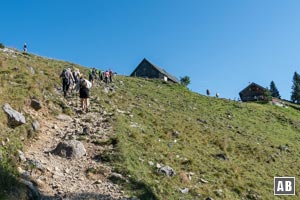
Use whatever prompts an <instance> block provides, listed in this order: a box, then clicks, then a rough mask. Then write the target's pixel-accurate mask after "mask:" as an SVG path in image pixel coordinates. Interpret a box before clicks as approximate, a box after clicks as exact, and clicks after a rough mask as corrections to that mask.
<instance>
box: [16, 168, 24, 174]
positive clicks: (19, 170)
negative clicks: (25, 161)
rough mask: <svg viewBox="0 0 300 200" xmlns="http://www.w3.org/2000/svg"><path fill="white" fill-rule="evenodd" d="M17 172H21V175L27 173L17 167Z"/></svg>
mask: <svg viewBox="0 0 300 200" xmlns="http://www.w3.org/2000/svg"><path fill="white" fill-rule="evenodd" d="M17 171H18V172H19V174H23V173H24V172H25V170H24V169H22V168H21V167H17Z"/></svg>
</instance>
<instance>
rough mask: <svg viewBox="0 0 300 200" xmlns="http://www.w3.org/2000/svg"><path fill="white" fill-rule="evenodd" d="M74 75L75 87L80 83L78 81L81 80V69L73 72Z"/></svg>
mask: <svg viewBox="0 0 300 200" xmlns="http://www.w3.org/2000/svg"><path fill="white" fill-rule="evenodd" d="M72 74H73V77H74V83H75V85H76V84H77V83H78V81H79V78H80V72H79V69H76V68H75V69H73V72H72Z"/></svg>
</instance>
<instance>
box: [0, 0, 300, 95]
mask: <svg viewBox="0 0 300 200" xmlns="http://www.w3.org/2000/svg"><path fill="white" fill-rule="evenodd" d="M299 10H300V1H298V0H3V1H1V9H0V22H1V23H0V42H1V43H3V44H4V45H6V46H8V47H14V48H18V49H20V50H21V49H22V46H23V43H24V42H26V43H27V45H28V51H29V52H31V53H35V54H38V55H42V56H46V57H51V58H55V59H60V60H67V61H70V62H75V63H78V64H81V65H84V66H88V67H96V68H101V69H109V68H112V69H113V70H114V71H116V72H117V73H119V74H124V75H129V74H130V73H131V72H132V71H133V70H134V68H135V67H136V66H137V65H138V64H139V62H140V61H141V60H142V59H143V58H147V59H148V60H150V61H151V62H152V63H154V64H156V65H158V66H160V67H162V68H163V69H165V70H166V71H168V72H169V73H171V74H173V75H174V76H176V77H178V78H180V77H183V76H185V75H187V76H189V77H190V79H191V84H190V85H189V88H190V89H191V90H192V91H195V92H198V93H200V94H204V93H205V90H206V89H207V88H208V89H210V90H211V93H212V94H213V95H214V94H215V93H216V92H219V93H220V96H221V97H225V98H231V99H233V98H235V97H238V93H239V91H240V90H242V89H243V88H245V87H246V86H247V85H248V83H249V82H256V83H257V84H260V85H262V86H264V87H269V85H270V82H271V80H274V82H275V84H276V86H277V88H278V89H279V92H280V94H281V96H282V97H283V98H285V99H290V93H291V86H292V76H293V73H294V72H295V71H297V72H298V73H299V72H300V68H299V66H300V12H299Z"/></svg>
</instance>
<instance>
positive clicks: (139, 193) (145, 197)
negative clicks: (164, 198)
mask: <svg viewBox="0 0 300 200" xmlns="http://www.w3.org/2000/svg"><path fill="white" fill-rule="evenodd" d="M109 179H110V180H111V181H112V182H113V183H115V184H118V185H121V186H122V187H123V188H125V189H126V190H128V191H134V195H135V196H136V197H137V198H138V199H141V200H156V199H158V198H157V197H156V195H155V194H154V193H153V191H152V189H151V188H150V187H149V186H148V185H146V184H145V183H144V182H141V181H137V180H135V179H133V178H131V179H130V180H129V181H126V180H125V179H119V178H113V177H111V178H109Z"/></svg>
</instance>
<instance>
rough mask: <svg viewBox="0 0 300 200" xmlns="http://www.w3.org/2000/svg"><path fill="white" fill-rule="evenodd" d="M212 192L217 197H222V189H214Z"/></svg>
mask: <svg viewBox="0 0 300 200" xmlns="http://www.w3.org/2000/svg"><path fill="white" fill-rule="evenodd" d="M214 193H215V194H216V195H217V196H218V197H222V196H223V190H222V189H218V190H215V191H214Z"/></svg>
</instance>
